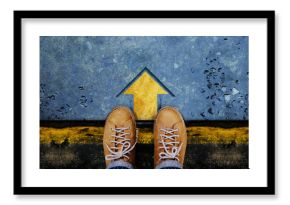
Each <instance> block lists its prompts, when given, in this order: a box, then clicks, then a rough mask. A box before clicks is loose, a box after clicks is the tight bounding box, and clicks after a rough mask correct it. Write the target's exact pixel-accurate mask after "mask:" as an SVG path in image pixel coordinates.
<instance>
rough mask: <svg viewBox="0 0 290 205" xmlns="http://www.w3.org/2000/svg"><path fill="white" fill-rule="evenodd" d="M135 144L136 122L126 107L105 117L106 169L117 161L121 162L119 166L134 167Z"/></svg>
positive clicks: (118, 108) (117, 109)
mask: <svg viewBox="0 0 290 205" xmlns="http://www.w3.org/2000/svg"><path fill="white" fill-rule="evenodd" d="M136 143H137V139H136V122H135V117H134V114H133V112H132V111H131V110H130V109H129V108H127V107H117V108H115V109H113V111H112V112H111V113H110V114H109V115H108V116H107V120H106V124H105V128H104V136H103V147H104V154H105V159H106V166H107V168H109V166H110V164H111V163H112V162H117V161H118V162H119V161H121V163H122V165H120V166H123V164H124V163H125V164H129V165H130V164H131V165H134V164H135V145H136ZM123 162H124V163H123ZM114 164H116V163H114ZM117 164H118V163H117ZM117 166H118V165H117Z"/></svg>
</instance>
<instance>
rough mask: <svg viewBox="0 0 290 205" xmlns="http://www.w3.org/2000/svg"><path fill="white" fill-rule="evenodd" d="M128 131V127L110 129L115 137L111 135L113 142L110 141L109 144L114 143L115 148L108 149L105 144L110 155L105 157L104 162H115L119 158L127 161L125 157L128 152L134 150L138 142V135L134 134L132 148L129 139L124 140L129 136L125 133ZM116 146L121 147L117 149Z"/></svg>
mask: <svg viewBox="0 0 290 205" xmlns="http://www.w3.org/2000/svg"><path fill="white" fill-rule="evenodd" d="M129 129H130V127H120V128H112V131H115V135H111V136H112V137H114V140H111V141H110V142H112V143H114V144H115V146H114V147H109V146H108V145H107V144H106V146H107V148H108V150H109V152H110V153H111V154H109V155H107V156H105V159H106V160H116V159H120V158H121V157H125V158H127V159H129V157H128V156H127V155H128V154H129V152H130V151H132V150H133V149H134V147H135V145H136V144H137V141H138V133H137V132H136V142H135V143H134V144H133V146H131V142H130V139H129V138H126V136H127V135H130V133H126V132H125V130H129ZM118 145H121V147H118ZM119 149H120V150H119ZM118 150H119V151H118Z"/></svg>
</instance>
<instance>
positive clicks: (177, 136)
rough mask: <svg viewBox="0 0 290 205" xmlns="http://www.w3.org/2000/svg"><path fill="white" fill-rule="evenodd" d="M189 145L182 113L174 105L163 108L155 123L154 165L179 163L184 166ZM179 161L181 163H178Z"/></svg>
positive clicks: (156, 166)
mask: <svg viewBox="0 0 290 205" xmlns="http://www.w3.org/2000/svg"><path fill="white" fill-rule="evenodd" d="M186 145H187V134H186V126H185V123H184V120H183V118H182V116H181V114H180V113H179V112H178V110H177V109H175V108H173V107H164V108H162V109H161V110H160V111H159V113H158V115H157V117H156V119H155V124H154V166H155V168H160V164H161V163H162V164H164V165H165V164H166V162H165V161H167V162H169V161H170V163H167V165H165V166H171V165H170V164H172V162H173V164H179V165H180V167H178V168H182V165H183V162H184V155H185V150H186ZM176 162H179V163H176Z"/></svg>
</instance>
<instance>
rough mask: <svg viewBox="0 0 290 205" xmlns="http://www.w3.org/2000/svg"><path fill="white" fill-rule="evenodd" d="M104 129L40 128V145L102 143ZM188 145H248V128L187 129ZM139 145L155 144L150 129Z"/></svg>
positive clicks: (144, 130)
mask: <svg viewBox="0 0 290 205" xmlns="http://www.w3.org/2000/svg"><path fill="white" fill-rule="evenodd" d="M103 133H104V128H103V127H66V128H60V129H59V128H48V127H40V143H41V144H50V143H51V142H52V140H53V141H54V142H55V143H57V144H61V143H62V142H64V141H65V140H66V139H67V140H68V142H69V143H70V144H91V143H102V141H103ZM187 138H188V140H187V142H188V144H207V143H213V144H229V143H236V144H247V143H248V139H249V129H248V127H239V128H227V129H225V128H218V127H187ZM138 143H141V144H153V133H152V129H150V128H139V139H138Z"/></svg>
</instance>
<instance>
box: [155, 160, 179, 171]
mask: <svg viewBox="0 0 290 205" xmlns="http://www.w3.org/2000/svg"><path fill="white" fill-rule="evenodd" d="M155 169H182V165H181V164H180V163H179V162H178V161H177V160H169V159H168V160H164V161H162V162H161V163H160V164H158V165H157V166H156V167H155Z"/></svg>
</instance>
